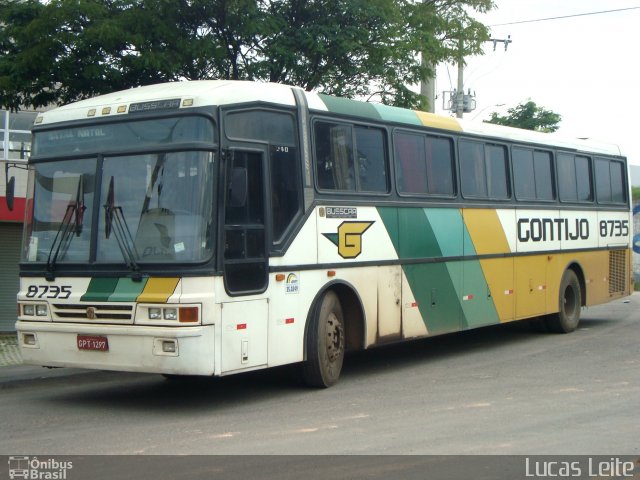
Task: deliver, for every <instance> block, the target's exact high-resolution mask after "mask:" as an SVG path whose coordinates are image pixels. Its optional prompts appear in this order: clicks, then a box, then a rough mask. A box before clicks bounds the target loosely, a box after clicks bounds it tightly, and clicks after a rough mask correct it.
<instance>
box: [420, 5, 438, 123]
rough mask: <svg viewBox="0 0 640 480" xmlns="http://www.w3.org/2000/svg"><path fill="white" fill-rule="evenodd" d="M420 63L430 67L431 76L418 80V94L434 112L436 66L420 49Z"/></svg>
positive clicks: (430, 110) (429, 110) (429, 109)
mask: <svg viewBox="0 0 640 480" xmlns="http://www.w3.org/2000/svg"><path fill="white" fill-rule="evenodd" d="M427 1H428V0H422V2H423V3H427ZM422 65H423V66H429V67H431V68H430V70H431V71H432V72H433V76H431V77H428V78H425V79H424V80H422V81H421V82H420V95H422V96H424V97H425V98H426V99H427V104H428V106H429V107H428V109H427V111H428V112H431V113H435V112H436V68H437V65H434V64H433V63H431V62H427V60H426V52H425V51H424V50H423V51H422Z"/></svg>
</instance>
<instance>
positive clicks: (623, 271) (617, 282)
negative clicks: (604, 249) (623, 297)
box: [609, 250, 629, 295]
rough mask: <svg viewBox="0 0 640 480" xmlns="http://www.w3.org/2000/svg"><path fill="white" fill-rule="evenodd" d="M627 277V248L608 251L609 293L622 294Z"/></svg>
mask: <svg viewBox="0 0 640 480" xmlns="http://www.w3.org/2000/svg"><path fill="white" fill-rule="evenodd" d="M628 277H629V276H628V274H627V250H613V251H611V252H609V295H616V294H623V293H624V292H625V290H626V285H627V278H628Z"/></svg>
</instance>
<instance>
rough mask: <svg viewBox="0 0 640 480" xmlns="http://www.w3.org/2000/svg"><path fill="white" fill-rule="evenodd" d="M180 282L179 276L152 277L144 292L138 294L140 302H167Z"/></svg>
mask: <svg viewBox="0 0 640 480" xmlns="http://www.w3.org/2000/svg"><path fill="white" fill-rule="evenodd" d="M179 282H180V279H179V278H150V279H149V281H148V282H147V285H146V286H145V287H144V290H143V291H142V293H141V294H140V295H139V296H138V298H137V301H138V302H146V303H166V302H167V300H168V299H169V297H170V296H171V295H173V293H174V292H175V291H176V287H177V286H178V283H179Z"/></svg>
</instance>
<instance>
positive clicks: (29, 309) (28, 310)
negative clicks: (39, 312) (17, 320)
mask: <svg viewBox="0 0 640 480" xmlns="http://www.w3.org/2000/svg"><path fill="white" fill-rule="evenodd" d="M22 312H23V313H24V315H25V316H26V317H33V316H34V315H35V314H36V306H35V305H23V306H22Z"/></svg>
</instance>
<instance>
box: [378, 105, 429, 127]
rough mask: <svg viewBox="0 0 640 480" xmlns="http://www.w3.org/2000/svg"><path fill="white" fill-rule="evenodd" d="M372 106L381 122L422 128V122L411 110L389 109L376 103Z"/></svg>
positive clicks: (387, 106)
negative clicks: (385, 121)
mask: <svg viewBox="0 0 640 480" xmlns="http://www.w3.org/2000/svg"><path fill="white" fill-rule="evenodd" d="M373 106H374V108H375V109H376V110H377V111H378V114H379V115H380V116H381V117H382V119H383V120H387V121H389V122H398V123H407V124H409V125H420V126H422V122H421V121H420V119H419V118H418V115H416V112H414V111H413V110H405V109H404V108H398V107H390V106H389V105H382V104H378V103H374V104H373Z"/></svg>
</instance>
